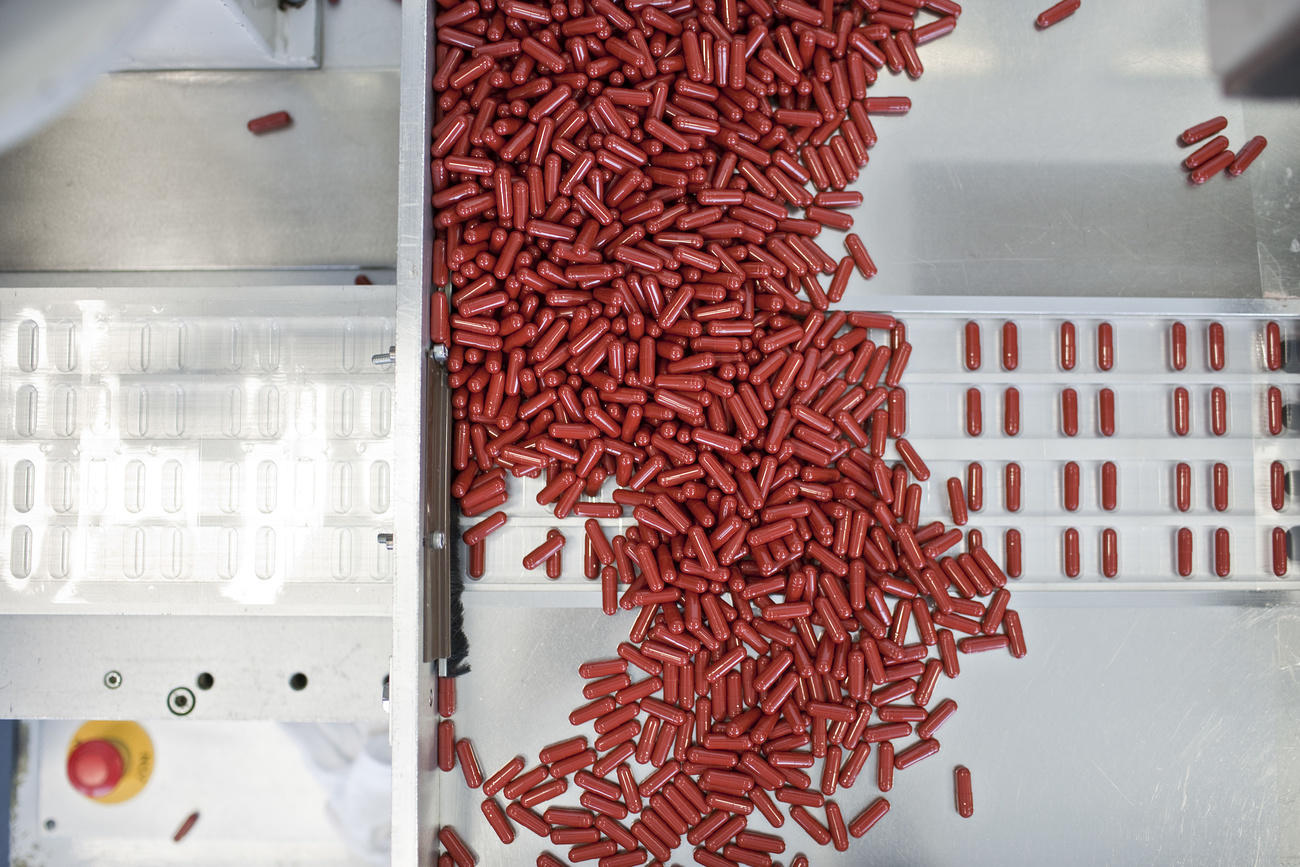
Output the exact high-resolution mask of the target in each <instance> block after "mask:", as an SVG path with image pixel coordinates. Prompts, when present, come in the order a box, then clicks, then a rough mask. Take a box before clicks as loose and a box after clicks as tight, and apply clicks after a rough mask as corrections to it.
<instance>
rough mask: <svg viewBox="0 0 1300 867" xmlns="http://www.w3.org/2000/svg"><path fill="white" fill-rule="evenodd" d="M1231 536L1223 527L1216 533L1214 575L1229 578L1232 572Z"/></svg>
mask: <svg viewBox="0 0 1300 867" xmlns="http://www.w3.org/2000/svg"><path fill="white" fill-rule="evenodd" d="M1231 541H1232V539H1231V536H1229V534H1228V531H1227V530H1226V529H1224V528H1223V527H1220V528H1218V529H1217V530H1215V531H1214V574H1216V575H1218V576H1219V577H1220V578H1227V577H1228V573H1230V572H1231V571H1232V550H1231Z"/></svg>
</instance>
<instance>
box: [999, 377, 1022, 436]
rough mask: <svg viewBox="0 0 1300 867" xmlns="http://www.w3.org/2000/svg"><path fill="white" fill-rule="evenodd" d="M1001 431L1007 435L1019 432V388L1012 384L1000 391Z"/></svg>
mask: <svg viewBox="0 0 1300 867" xmlns="http://www.w3.org/2000/svg"><path fill="white" fill-rule="evenodd" d="M1002 432H1003V433H1005V434H1006V435H1007V436H1009V437H1013V436H1015V435H1016V434H1018V433H1020V390H1019V389H1018V388H1016V387H1015V386H1014V385H1012V386H1007V390H1006V391H1004V392H1003V393H1002Z"/></svg>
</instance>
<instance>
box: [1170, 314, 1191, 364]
mask: <svg viewBox="0 0 1300 867" xmlns="http://www.w3.org/2000/svg"><path fill="white" fill-rule="evenodd" d="M1169 363H1170V364H1171V365H1172V366H1173V368H1174V370H1182V369H1183V368H1185V367H1186V366H1187V326H1186V325H1183V323H1181V322H1175V323H1174V324H1173V325H1171V326H1169Z"/></svg>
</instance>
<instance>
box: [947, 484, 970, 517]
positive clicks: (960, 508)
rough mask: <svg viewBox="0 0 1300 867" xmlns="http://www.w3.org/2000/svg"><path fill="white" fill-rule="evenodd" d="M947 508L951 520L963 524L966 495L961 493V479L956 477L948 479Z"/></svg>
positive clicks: (965, 514)
mask: <svg viewBox="0 0 1300 867" xmlns="http://www.w3.org/2000/svg"><path fill="white" fill-rule="evenodd" d="M948 509H949V511H950V513H951V515H952V522H953V523H954V524H956V525H957V526H959V527H960V526H964V525H965V523H966V520H967V511H966V497H965V495H964V494H963V493H962V487H961V479H958V478H956V477H953V478H950V479H948Z"/></svg>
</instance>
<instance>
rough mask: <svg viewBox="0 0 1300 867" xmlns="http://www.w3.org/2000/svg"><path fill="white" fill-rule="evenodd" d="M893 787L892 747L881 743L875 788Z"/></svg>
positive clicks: (877, 755)
mask: <svg viewBox="0 0 1300 867" xmlns="http://www.w3.org/2000/svg"><path fill="white" fill-rule="evenodd" d="M944 634H945V633H944V632H941V633H939V636H940V643H939V646H940V647H941V648H942V647H943V642H942V637H943V635H944ZM946 634H947V635H948V636H949V637H950V638H951V636H952V634H951V633H946ZM893 787H894V745H893V744H892V743H890V742H889V741H883V742H881V744H880V746H879V747H877V748H876V788H878V789H880V791H882V792H888V791H889V790H890V789H892V788H893ZM882 800H883V799H882ZM887 803H888V802H886V804H887ZM885 809H886V810H888V809H889V808H888V807H886V808H885ZM859 818H860V817H859ZM855 821H856V820H855ZM868 827H870V826H868ZM863 833H864V834H865V833H866V832H865V831H864V832H863ZM855 836H858V837H861V836H862V834H857V835H855Z"/></svg>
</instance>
